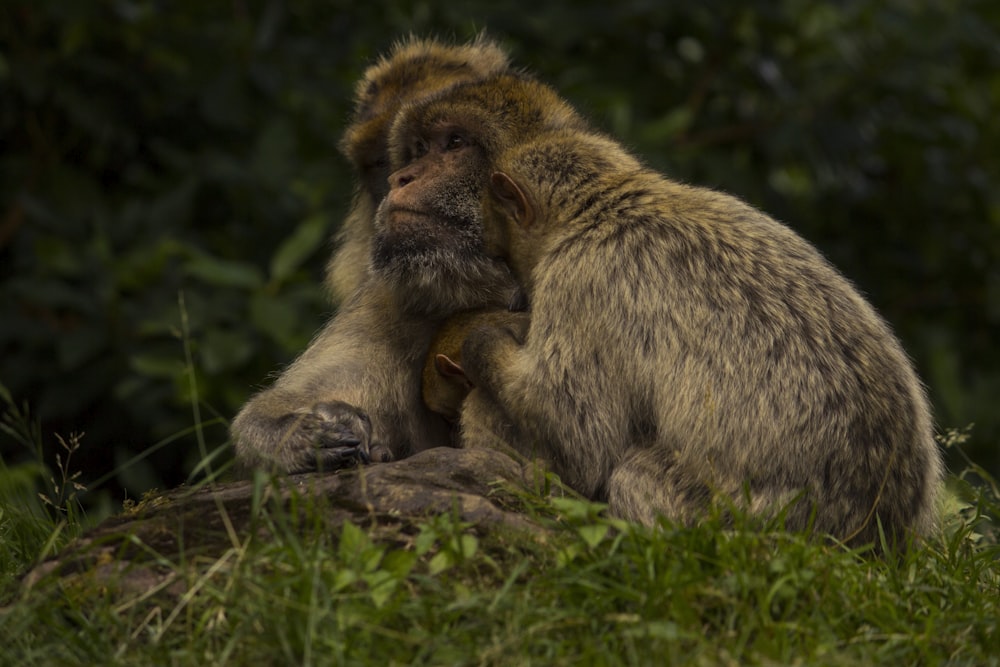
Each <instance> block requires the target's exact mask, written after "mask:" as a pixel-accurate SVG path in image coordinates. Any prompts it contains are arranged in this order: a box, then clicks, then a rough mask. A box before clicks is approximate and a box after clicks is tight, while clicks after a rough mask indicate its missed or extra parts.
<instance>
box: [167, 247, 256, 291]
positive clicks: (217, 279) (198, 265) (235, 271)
mask: <svg viewBox="0 0 1000 667" xmlns="http://www.w3.org/2000/svg"><path fill="white" fill-rule="evenodd" d="M184 271H185V273H187V275H189V276H190V277H192V278H195V279H196V280H200V281H201V282H204V283H207V284H209V285H212V286H213V287H236V288H240V289H246V290H256V289H259V288H260V287H261V286H262V285H263V284H264V278H263V276H262V275H261V272H260V269H258V268H257V267H256V266H254V265H253V264H250V263H249V262H240V261H234V260H226V259H219V258H217V257H212V256H210V255H205V254H198V255H197V256H195V257H193V258H191V259H190V260H188V262H187V264H186V266H185V267H184Z"/></svg>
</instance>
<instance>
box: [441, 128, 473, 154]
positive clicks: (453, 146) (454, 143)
mask: <svg viewBox="0 0 1000 667" xmlns="http://www.w3.org/2000/svg"><path fill="white" fill-rule="evenodd" d="M467 143H468V142H467V141H466V140H465V137H463V136H462V135H461V134H458V133H457V132H452V133H451V134H449V135H448V138H447V139H446V140H445V143H444V149H445V150H446V151H454V150H458V149H459V148H462V147H463V146H465V145H466V144H467Z"/></svg>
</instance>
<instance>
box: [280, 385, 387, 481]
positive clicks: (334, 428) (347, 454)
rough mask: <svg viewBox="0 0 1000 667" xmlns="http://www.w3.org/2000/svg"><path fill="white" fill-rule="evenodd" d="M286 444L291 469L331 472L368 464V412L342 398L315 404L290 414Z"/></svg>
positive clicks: (369, 435) (369, 454) (296, 470)
mask: <svg viewBox="0 0 1000 667" xmlns="http://www.w3.org/2000/svg"><path fill="white" fill-rule="evenodd" d="M290 417H291V419H290V422H291V423H290V424H289V426H290V427H291V428H292V429H293V432H292V433H290V434H289V436H288V439H287V441H286V443H285V445H286V447H287V448H288V449H289V450H290V451H289V452H288V454H289V457H290V459H291V461H292V465H290V466H289V468H290V472H312V471H316V470H318V471H330V470H338V469H340V468H346V467H349V466H354V465H357V464H358V463H370V462H371V459H372V456H371V432H372V424H371V420H370V419H369V418H368V415H367V414H365V412H364V411H363V410H360V409H358V408H356V407H354V406H353V405H350V404H348V403H344V402H343V401H326V402H323V403H316V404H315V405H313V406H312V409H311V410H309V411H308V412H303V413H299V414H295V415H291V416H290Z"/></svg>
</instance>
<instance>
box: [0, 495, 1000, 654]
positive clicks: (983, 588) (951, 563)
mask: <svg viewBox="0 0 1000 667" xmlns="http://www.w3.org/2000/svg"><path fill="white" fill-rule="evenodd" d="M956 482H957V480H956ZM963 493H968V494H970V495H968V496H967V497H966V499H965V500H964V501H962V502H961V506H962V507H964V508H965V509H964V510H963V511H965V510H968V511H969V513H967V514H966V515H965V518H962V516H960V515H958V514H954V515H950V516H954V517H955V519H954V521H953V522H951V523H950V525H949V527H948V528H947V530H945V531H943V532H942V534H941V535H939V536H936V537H934V538H931V539H929V540H928V541H926V542H924V543H919V544H914V545H913V547H912V548H911V549H910V550H909V551H908V552H907V553H906V554H905V555H894V556H891V557H888V558H885V559H880V558H876V557H874V556H872V555H870V554H868V553H865V552H863V551H862V552H857V551H851V550H847V549H844V548H842V547H839V546H836V545H831V544H827V543H823V542H821V541H820V540H818V539H812V540H810V539H807V538H806V537H804V536H802V535H797V534H789V533H785V532H783V531H781V530H779V529H776V528H775V529H772V528H769V527H768V526H766V525H765V526H762V525H761V524H760V522H759V521H755V520H752V519H749V518H746V517H742V516H740V515H739V514H738V513H736V514H734V513H733V512H732V511H731V510H728V509H727V511H726V512H725V513H723V512H720V514H719V516H718V517H713V518H710V519H708V520H707V521H705V522H704V523H703V524H702V525H699V526H697V527H693V528H681V527H677V526H674V525H671V524H668V523H663V524H661V525H659V526H658V527H657V528H655V529H646V528H640V527H637V526H635V525H630V524H627V523H624V522H621V521H617V520H610V519H608V518H607V517H606V516H605V515H604V514H603V509H604V508H603V507H601V506H599V505H595V504H593V503H587V502H584V501H580V500H571V499H559V500H556V501H553V500H543V499H542V498H540V497H533V498H532V499H531V501H530V502H531V503H533V507H532V508H531V511H532V515H533V516H534V517H535V519H536V520H537V521H539V522H540V524H541V527H540V528H539V529H537V531H534V532H527V531H525V530H524V529H513V528H501V527H497V526H494V527H492V528H490V529H484V528H483V527H477V526H473V525H469V524H468V523H465V522H463V521H461V520H460V519H459V518H457V517H456V516H455V515H453V514H451V513H447V512H446V513H443V514H441V515H439V516H435V517H431V518H428V519H427V520H426V521H424V522H423V523H421V524H419V525H418V526H417V528H416V529H415V530H404V531H399V532H392V531H389V532H386V530H385V528H384V527H383V526H380V525H379V523H380V522H378V521H376V522H373V524H372V525H371V526H370V527H368V528H367V529H366V528H363V527H360V526H357V525H354V524H345V525H343V526H342V527H340V528H339V529H334V530H332V531H331V530H330V529H329V527H328V525H329V524H328V523H327V522H326V521H324V520H323V516H324V512H327V511H329V508H328V507H327V506H326V503H325V502H324V501H323V500H322V499H317V498H310V497H308V496H305V497H301V498H297V499H295V502H293V504H292V506H291V507H290V508H289V509H288V510H287V511H282V510H280V509H276V508H274V507H264V506H261V507H259V509H258V511H257V512H255V515H257V516H259V520H260V521H261V523H260V525H261V526H262V527H266V528H267V534H268V537H266V538H264V539H260V538H259V537H251V538H249V539H248V540H247V541H246V542H241V541H240V540H239V539H233V540H232V547H231V548H229V549H227V550H226V551H225V553H223V554H222V555H221V556H219V557H217V558H213V559H204V558H203V557H202V558H200V559H199V558H198V557H195V556H193V555H191V556H186V555H181V556H180V557H177V558H170V559H167V558H164V557H163V556H161V557H160V558H159V559H158V562H159V563H160V564H161V565H165V566H166V567H169V568H171V570H172V571H174V572H175V573H176V574H177V576H178V577H179V581H180V582H182V583H183V584H184V586H183V588H182V589H180V590H178V589H176V588H175V587H173V586H170V585H167V584H165V585H162V586H156V587H152V588H150V589H148V590H147V589H139V590H132V591H131V592H126V594H125V595H124V596H121V597H112V596H109V595H107V590H108V588H107V586H106V585H105V584H104V583H101V582H95V581H88V579H87V578H86V576H84V577H82V578H77V579H64V580H62V581H60V582H55V581H51V580H46V579H42V580H40V581H38V582H36V583H35V585H34V587H33V588H32V589H31V590H30V591H21V592H17V591H15V589H13V588H12V587H7V589H6V590H7V591H8V592H9V593H10V594H11V596H10V597H11V598H12V599H8V600H7V601H6V605H7V606H6V607H4V608H3V611H2V612H0V663H3V664H18V665H34V664H62V665H76V664H97V663H100V664H109V665H117V664H121V665H146V664H149V665H160V664H212V665H223V664H234V665H241V664H300V665H310V664H428V665H441V664H483V665H525V664H545V665H552V664H567V665H568V664H594V665H618V664H720V663H725V664H761V663H764V664H831V665H832V664H843V665H859V664H860V665H876V664H890V663H894V664H940V663H943V662H948V663H949V664H995V661H996V648H997V646H998V645H1000V635H998V628H997V624H996V618H997V614H998V613H1000V551H998V547H997V542H996V541H995V539H994V538H995V534H994V538H991V537H989V535H988V534H987V533H985V532H983V530H982V529H983V527H984V524H988V523H991V522H993V521H996V520H997V519H998V518H1000V497H998V496H997V495H995V492H994V491H993V489H991V487H990V485H988V484H987V485H977V486H966V487H965V488H964V491H963ZM526 502H527V501H526ZM723 514H725V515H726V516H727V520H726V521H722V520H721V517H722V516H723ZM255 534H256V535H260V533H255ZM168 584H169V582H168Z"/></svg>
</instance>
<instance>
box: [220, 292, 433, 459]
mask: <svg viewBox="0 0 1000 667" xmlns="http://www.w3.org/2000/svg"><path fill="white" fill-rule="evenodd" d="M383 297H384V295H381V294H378V293H377V290H373V289H365V290H361V291H360V292H359V293H357V294H356V295H355V296H354V297H352V298H351V300H349V301H348V302H347V303H346V304H344V306H343V307H342V308H341V310H340V311H339V312H338V313H337V315H336V316H335V317H333V318H332V319H331V320H330V321H329V322H328V323H327V324H326V325H325V326H324V327H323V329H322V330H321V331H320V333H319V334H318V335H317V336H316V338H315V339H314V340H313V341H312V342H311V343H310V345H309V347H308V348H307V349H306V351H305V352H303V353H302V355H301V356H300V357H299V358H298V359H297V360H296V361H295V362H294V363H293V364H292V365H291V366H289V367H288V368H287V369H286V370H285V371H284V372H283V373H282V374H281V376H280V377H279V378H278V379H277V380H276V381H275V383H274V385H273V386H272V387H271V388H269V389H266V390H264V391H262V392H260V393H258V394H257V395H255V396H254V397H253V398H251V400H250V401H248V402H247V404H246V405H244V407H243V409H242V410H241V411H240V413H239V414H238V415H237V416H236V419H235V420H234V421H233V424H232V435H233V438H234V441H235V447H236V457H237V460H238V461H239V462H240V463H241V464H242V465H243V466H245V467H251V468H252V467H264V468H269V469H272V470H275V471H278V472H286V473H293V472H303V471H309V470H316V469H326V470H329V469H335V468H337V467H343V466H344V465H346V464H348V463H351V462H353V461H355V460H362V461H365V460H367V459H368V458H369V457H371V458H372V459H374V460H388V459H390V458H393V457H396V458H401V457H404V456H406V455H408V454H409V453H411V451H412V450H414V449H423V448H426V447H429V446H433V445H435V444H444V443H446V442H447V433H446V431H445V430H444V427H443V425H438V424H437V421H439V420H436V419H435V416H434V415H430V414H429V413H428V411H427V410H426V409H425V408H424V406H423V404H422V402H421V400H420V395H419V359H420V358H421V356H422V354H423V352H424V350H425V349H426V346H427V344H428V341H429V336H430V333H431V331H425V330H426V329H432V325H429V324H427V323H420V322H416V323H415V322H412V321H405V322H404V321H402V319H401V317H399V316H395V317H394V316H393V315H392V314H391V313H392V312H393V309H391V308H388V307H386V305H385V303H384V302H383ZM402 331H406V335H405V336H404V335H402V334H401V332H402Z"/></svg>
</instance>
